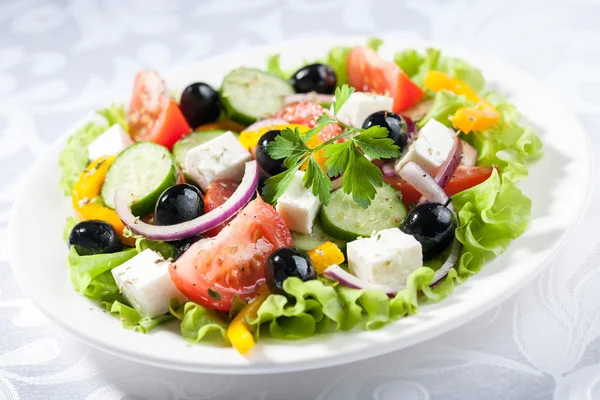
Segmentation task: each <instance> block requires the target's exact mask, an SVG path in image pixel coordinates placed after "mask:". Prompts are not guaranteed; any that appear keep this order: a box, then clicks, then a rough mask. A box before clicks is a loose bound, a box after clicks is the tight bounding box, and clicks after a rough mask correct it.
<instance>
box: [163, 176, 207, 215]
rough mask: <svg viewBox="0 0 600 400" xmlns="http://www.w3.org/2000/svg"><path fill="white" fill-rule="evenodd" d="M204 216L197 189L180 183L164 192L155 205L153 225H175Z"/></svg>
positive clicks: (200, 197) (202, 201)
mask: <svg viewBox="0 0 600 400" xmlns="http://www.w3.org/2000/svg"><path fill="white" fill-rule="evenodd" d="M202 214H204V199H203V198H202V194H201V193H200V190H198V188H197V187H195V186H192V185H188V184H187V183H180V184H178V185H175V186H171V187H170V188H168V189H167V190H165V191H164V192H163V193H162V194H161V195H160V197H159V198H158V202H157V203H156V208H155V210H154V223H155V224H156V225H175V224H180V223H182V222H185V221H189V220H192V219H194V218H197V217H199V216H201V215H202Z"/></svg>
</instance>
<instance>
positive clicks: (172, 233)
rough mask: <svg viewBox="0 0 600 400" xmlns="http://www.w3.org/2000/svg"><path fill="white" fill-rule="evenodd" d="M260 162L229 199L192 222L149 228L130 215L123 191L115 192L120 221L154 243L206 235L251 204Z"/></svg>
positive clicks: (247, 172)
mask: <svg viewBox="0 0 600 400" xmlns="http://www.w3.org/2000/svg"><path fill="white" fill-rule="evenodd" d="M259 175H260V172H259V170H258V163H257V162H256V161H248V162H247V163H246V170H245V172H244V178H243V179H242V182H241V183H240V185H239V186H238V187H237V189H236V190H235V192H234V193H233V194H232V195H231V197H230V198H229V199H227V201H226V202H225V203H223V204H222V205H220V206H219V207H217V208H215V209H214V210H211V211H209V212H207V213H206V214H204V215H201V216H200V217H198V218H195V219H193V220H191V221H186V222H182V223H181V224H176V225H165V226H158V225H150V224H147V223H145V222H143V221H141V220H140V219H139V218H138V217H136V216H134V215H133V214H132V213H131V208H130V206H129V199H128V196H127V195H126V194H125V192H124V191H118V192H117V193H115V208H116V211H117V214H118V215H119V218H121V221H123V223H124V224H125V225H126V226H128V227H129V228H130V229H131V230H132V231H133V232H134V233H137V234H138V235H142V236H144V237H146V238H148V239H151V240H167V241H171V240H179V239H184V238H186V237H189V236H194V235H198V234H200V233H203V232H206V231H208V230H209V229H212V228H214V227H216V226H218V225H221V224H222V223H223V222H225V221H227V220H229V218H231V217H233V216H234V215H235V214H236V213H237V212H238V211H240V210H241V209H242V208H243V207H244V206H245V205H246V204H247V203H248V201H250V199H251V198H252V196H253V195H254V193H255V192H256V188H257V187H258V177H259Z"/></svg>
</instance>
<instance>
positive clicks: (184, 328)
mask: <svg viewBox="0 0 600 400" xmlns="http://www.w3.org/2000/svg"><path fill="white" fill-rule="evenodd" d="M174 305H175V304H171V305H170V307H169V308H170V314H171V315H173V316H174V317H175V318H177V319H178V320H180V321H181V322H180V329H181V335H182V336H183V338H184V339H185V340H187V341H188V342H190V343H198V342H199V341H201V340H206V339H207V338H210V337H211V336H212V335H211V334H216V335H217V337H219V336H220V337H221V338H222V339H223V340H225V342H227V343H229V339H227V325H228V323H227V322H225V321H224V320H223V319H222V318H221V317H220V316H219V315H218V314H217V313H216V312H215V311H213V310H209V309H208V308H206V307H203V306H201V305H200V304H196V303H194V302H191V301H188V302H187V303H185V304H184V305H182V306H179V307H176V308H175V307H174Z"/></svg>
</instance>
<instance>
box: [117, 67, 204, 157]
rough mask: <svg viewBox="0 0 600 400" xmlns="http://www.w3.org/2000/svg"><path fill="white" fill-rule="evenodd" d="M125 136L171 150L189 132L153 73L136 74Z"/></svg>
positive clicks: (181, 115)
mask: <svg viewBox="0 0 600 400" xmlns="http://www.w3.org/2000/svg"><path fill="white" fill-rule="evenodd" d="M127 122H128V125H129V133H130V134H131V137H132V138H133V139H134V140H135V141H138V142H139V141H142V140H147V141H150V142H154V143H158V144H161V145H163V146H165V147H167V148H168V149H171V148H172V147H173V145H174V144H175V142H177V141H178V140H179V139H181V138H182V137H183V136H185V135H187V134H188V133H190V132H191V131H192V129H191V128H190V126H189V125H188V123H187V121H186V120H185V117H184V116H183V114H182V112H181V110H180V109H179V106H178V105H177V103H176V102H175V100H173V99H172V98H171V96H170V94H169V91H168V89H167V87H166V85H165V83H164V81H163V80H162V79H161V78H160V76H158V74H157V73H156V72H154V71H142V72H138V74H137V75H136V77H135V83H134V85H133V95H132V97H131V102H130V104H129V111H128V113H127Z"/></svg>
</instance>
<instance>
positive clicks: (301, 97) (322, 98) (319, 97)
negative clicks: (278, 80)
mask: <svg viewBox="0 0 600 400" xmlns="http://www.w3.org/2000/svg"><path fill="white" fill-rule="evenodd" d="M334 98H335V96H334V95H332V94H319V93H315V92H310V93H297V94H290V95H287V96H285V97H284V98H283V103H284V104H285V105H286V106H287V105H288V104H293V103H301V102H310V103H319V104H331V103H333V99H334Z"/></svg>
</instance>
